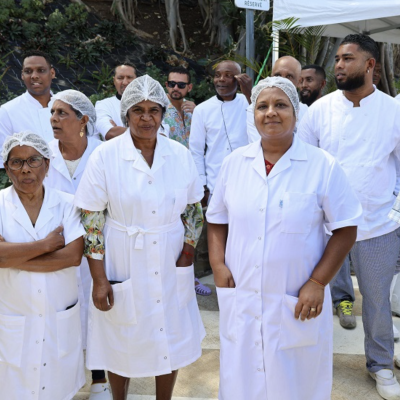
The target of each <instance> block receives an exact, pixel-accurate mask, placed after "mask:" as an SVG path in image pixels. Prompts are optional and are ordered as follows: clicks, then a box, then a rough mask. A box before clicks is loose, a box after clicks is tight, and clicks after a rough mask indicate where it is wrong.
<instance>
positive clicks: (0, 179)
mask: <svg viewBox="0 0 400 400" xmlns="http://www.w3.org/2000/svg"><path fill="white" fill-rule="evenodd" d="M11 185H12V183H11V182H10V180H9V179H8V175H7V174H6V172H5V171H0V190H1V189H5V188H6V187H9V186H11Z"/></svg>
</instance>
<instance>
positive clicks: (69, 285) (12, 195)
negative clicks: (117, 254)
mask: <svg viewBox="0 0 400 400" xmlns="http://www.w3.org/2000/svg"><path fill="white" fill-rule="evenodd" d="M72 203H73V197H72V196H71V195H69V194H66V193H62V192H59V191H56V190H53V189H50V188H48V187H46V189H45V197H44V200H43V205H42V208H41V210H40V214H39V217H38V219H37V222H36V224H35V227H33V226H32V223H31V221H30V219H29V217H28V214H27V212H26V211H25V208H24V207H23V205H22V203H21V202H20V200H19V198H18V195H17V193H16V192H15V190H14V188H13V187H12V186H11V187H10V188H7V189H4V190H2V191H0V234H1V235H2V236H3V237H4V239H5V240H6V242H14V243H19V242H24V243H25V242H34V241H37V240H41V239H44V238H45V237H46V236H47V235H48V234H49V233H50V232H51V231H53V230H54V229H56V228H57V227H58V226H59V225H63V226H64V237H65V244H68V243H70V242H72V241H74V240H75V239H77V238H78V237H80V236H82V235H83V234H84V229H83V227H82V225H81V223H80V215H79V212H78V209H76V208H75V207H74V206H73V204H72ZM0 293H1V296H0V381H1V382H2V387H1V390H0V398H1V399H7V400H22V399H24V400H25V399H32V400H55V399H57V400H58V399H59V400H70V399H71V398H72V397H73V396H74V395H75V393H77V392H78V391H79V389H80V388H81V387H82V386H83V385H84V384H85V373H84V366H83V351H82V335H81V322H80V315H79V308H80V306H79V302H78V285H77V280H76V272H75V268H66V269H63V270H61V271H56V272H49V273H33V272H26V271H20V270H17V269H12V268H1V269H0ZM71 306H72V307H71ZM69 307H71V308H69ZM67 308H69V309H68V310H67Z"/></svg>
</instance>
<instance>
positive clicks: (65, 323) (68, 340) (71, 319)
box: [56, 301, 82, 358]
mask: <svg viewBox="0 0 400 400" xmlns="http://www.w3.org/2000/svg"><path fill="white" fill-rule="evenodd" d="M80 309H81V307H80V303H79V301H78V302H77V303H76V304H75V305H74V306H73V307H72V308H69V309H68V310H65V311H59V312H58V313H57V315H56V318H57V348H58V358H63V357H65V356H66V355H68V354H70V353H72V352H74V351H76V348H77V346H79V347H82V327H81V313H80Z"/></svg>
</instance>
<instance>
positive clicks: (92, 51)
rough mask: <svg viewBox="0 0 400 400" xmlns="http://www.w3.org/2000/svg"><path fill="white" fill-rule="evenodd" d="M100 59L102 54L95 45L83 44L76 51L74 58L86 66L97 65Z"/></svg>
mask: <svg viewBox="0 0 400 400" xmlns="http://www.w3.org/2000/svg"><path fill="white" fill-rule="evenodd" d="M99 57H100V53H99V52H98V51H97V50H96V47H95V46H94V45H93V43H81V44H80V46H79V47H77V48H76V50H75V51H74V58H75V59H76V60H78V62H80V63H82V64H84V65H88V64H94V63H96V62H97V60H98V58H99Z"/></svg>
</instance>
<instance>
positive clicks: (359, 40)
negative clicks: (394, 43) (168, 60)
mask: <svg viewBox="0 0 400 400" xmlns="http://www.w3.org/2000/svg"><path fill="white" fill-rule="evenodd" d="M349 43H354V44H357V45H358V47H359V48H360V49H361V50H362V51H364V52H366V53H368V54H369V55H370V56H371V57H372V58H375V61H379V59H380V51H379V47H378V44H377V43H376V42H375V40H374V39H372V38H371V37H370V36H368V35H364V34H362V33H356V34H354V33H353V34H351V35H347V36H346V37H345V38H344V39H343V40H342V43H340V45H341V46H342V45H343V44H349Z"/></svg>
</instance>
